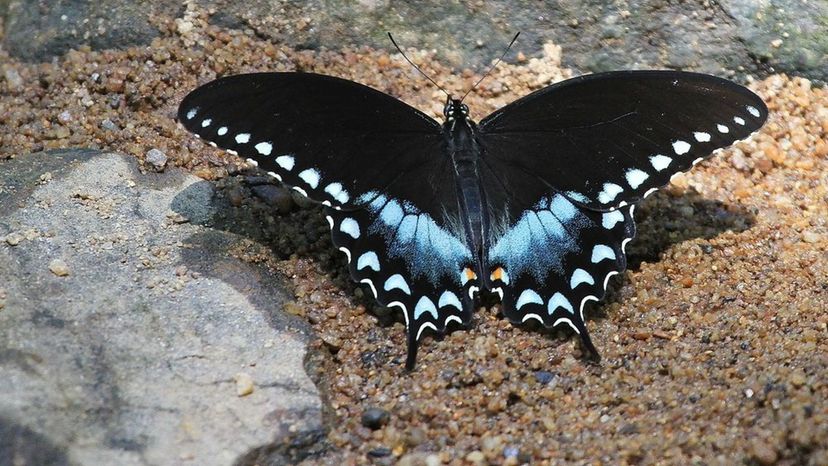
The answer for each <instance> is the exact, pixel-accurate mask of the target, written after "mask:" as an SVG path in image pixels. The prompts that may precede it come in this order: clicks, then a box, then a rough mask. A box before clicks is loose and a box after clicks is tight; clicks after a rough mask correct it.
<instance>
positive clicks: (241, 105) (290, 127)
mask: <svg viewBox="0 0 828 466" xmlns="http://www.w3.org/2000/svg"><path fill="white" fill-rule="evenodd" d="M767 112H768V110H767V107H766V106H765V104H764V103H763V102H762V100H761V99H760V98H759V97H757V96H756V95H755V94H753V93H752V92H751V91H749V90H748V89H746V88H744V87H742V86H739V85H737V84H734V83H732V82H730V81H727V80H724V79H720V78H717V77H714V76H708V75H704V74H696V73H685V72H676V71H620V72H611V73H600V74H593V75H588V76H581V77H578V78H574V79H569V80H567V81H563V82H560V83H557V84H554V85H551V86H549V87H546V88H544V89H541V90H539V91H537V92H534V93H532V94H530V95H528V96H526V97H524V98H522V99H519V100H517V101H515V102H513V103H511V104H509V105H507V106H505V107H503V108H501V109H500V110H498V111H496V112H494V113H492V114H491V115H489V116H487V117H486V118H484V119H483V120H482V121H481V122H480V123H479V124H475V123H474V122H473V121H471V120H470V119H469V116H468V108H467V107H466V105H464V104H463V103H462V101H461V100H460V99H453V98H449V99H448V100H447V103H446V105H445V109H444V111H443V113H444V116H445V122H444V123H443V124H440V123H438V122H437V121H435V120H433V119H431V118H430V117H428V116H427V115H425V114H424V113H422V112H420V111H418V110H416V109H414V108H412V107H410V106H408V105H406V104H404V103H403V102H401V101H399V100H397V99H395V98H393V97H391V96H389V95H386V94H383V93H382V92H379V91H376V90H374V89H371V88H369V87H366V86H363V85H361V84H358V83H355V82H352V81H347V80H343V79H339V78H334V77H330V76H323V75H318V74H306V73H257V74H246V75H237V76H229V77H225V78H221V79H217V80H215V81H213V82H211V83H208V84H206V85H204V86H201V87H199V88H198V89H196V90H194V91H193V92H191V93H190V94H189V95H188V96H187V97H186V98H185V99H184V100H183V102H182V103H181V106H180V108H179V111H178V118H179V120H180V121H181V123H183V125H184V126H185V127H186V128H187V129H188V130H190V131H192V132H193V133H195V134H197V135H199V136H200V137H203V138H205V139H207V140H208V141H212V143H214V144H215V145H217V146H219V147H222V148H225V149H227V150H228V151H229V152H232V153H234V154H239V155H241V156H242V157H246V158H248V161H250V162H251V163H253V164H254V165H258V166H259V167H261V168H263V169H264V170H266V171H268V173H269V174H270V175H271V176H273V177H274V178H276V179H278V180H279V181H281V182H283V183H285V184H287V185H289V186H292V187H293V189H295V190H296V191H298V192H300V193H301V194H303V195H306V196H307V197H309V198H311V199H314V200H316V201H319V202H321V203H323V204H325V205H326V206H327V208H326V212H327V220H328V223H330V227H331V230H332V233H333V242H334V244H335V245H336V246H337V247H338V248H339V249H340V250H341V251H343V252H344V253H345V255H346V256H347V258H348V267H349V270H350V273H351V275H352V277H353V278H354V280H357V281H359V282H360V283H364V284H366V285H367V286H368V288H370V290H371V293H372V294H373V295H374V296H375V297H376V298H377V300H378V301H379V302H380V303H381V304H383V305H386V306H389V307H398V308H399V309H401V310H402V312H403V315H404V316H405V322H406V329H407V332H408V360H407V367H408V368H413V366H414V362H415V358H416V353H417V341H418V340H419V339H420V337H421V335H422V333H423V331H424V330H425V329H426V328H429V329H431V330H432V331H434V332H437V333H443V332H445V330H446V327H447V326H448V324H449V323H451V322H455V323H457V324H460V325H461V326H462V325H466V324H468V323H469V322H470V320H471V316H472V307H473V301H474V294H475V293H476V292H478V291H479V290H480V288H481V287H482V288H485V289H487V290H490V291H492V292H495V293H497V294H498V295H499V296H500V298H501V300H502V310H503V313H504V314H505V315H506V317H507V318H508V319H509V320H510V321H511V322H513V323H521V322H526V321H528V320H531V319H534V320H537V321H539V322H541V323H542V324H543V325H544V326H546V327H554V326H556V325H559V324H562V323H565V324H568V325H569V326H571V327H572V328H573V329H574V330H575V332H577V333H578V334H580V336H581V338H582V341H583V343H584V344H585V346H586V347H587V349H589V350H590V351H591V352H593V354H596V355H597V352H596V351H595V348H594V347H593V345H592V343H591V341H590V339H589V336H588V333H587V329H586V327H585V325H584V317H583V310H584V305H585V304H586V303H587V302H589V301H592V300H594V301H598V300H600V299H602V298H603V297H604V294H605V291H606V286H607V281H608V280H609V278H610V277H611V276H613V275H615V274H617V273H619V272H621V271H623V270H624V268H625V267H626V258H625V252H624V247H625V246H626V244H627V242H628V241H630V240H631V239H632V237H633V235H634V234H635V224H634V222H633V209H634V207H635V204H636V203H637V202H639V201H641V200H642V199H643V198H645V197H646V196H647V195H649V194H650V193H652V192H653V191H655V190H656V189H657V188H659V187H661V186H664V185H665V184H667V183H668V182H669V181H670V177H671V176H672V175H675V174H676V173H679V172H682V171H685V170H688V169H690V168H691V167H692V166H693V165H694V164H696V163H698V162H699V161H700V160H702V159H703V158H704V157H706V156H708V155H709V154H711V153H712V152H713V151H714V150H715V149H719V148H722V147H725V146H728V145H730V144H732V143H733V142H734V141H737V140H739V139H743V138H745V137H747V136H748V135H750V134H751V133H753V132H754V131H756V130H757V129H759V128H760V127H761V126H762V124H763V123H764V121H765V119H766V118H767Z"/></svg>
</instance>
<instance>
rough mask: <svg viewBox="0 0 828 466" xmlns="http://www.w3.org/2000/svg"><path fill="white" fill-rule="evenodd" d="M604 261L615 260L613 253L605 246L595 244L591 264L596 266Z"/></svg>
mask: <svg viewBox="0 0 828 466" xmlns="http://www.w3.org/2000/svg"><path fill="white" fill-rule="evenodd" d="M604 259H613V260H615V251H613V249H612V248H611V247H609V246H607V245H604V244H596V245H595V247H594V248H592V263H593V264H597V263H599V262H601V261H602V260H604Z"/></svg>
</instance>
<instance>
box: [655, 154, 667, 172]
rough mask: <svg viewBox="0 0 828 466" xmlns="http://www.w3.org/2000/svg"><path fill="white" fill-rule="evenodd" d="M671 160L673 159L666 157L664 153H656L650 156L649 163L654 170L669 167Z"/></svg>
mask: <svg viewBox="0 0 828 466" xmlns="http://www.w3.org/2000/svg"><path fill="white" fill-rule="evenodd" d="M672 162H673V159H671V158H670V157H667V156H666V155H661V154H658V155H654V156H652V157H650V165H652V166H653V168H655V169H656V171H661V170H664V169H665V168H667V167H669V166H670V164H671V163H672Z"/></svg>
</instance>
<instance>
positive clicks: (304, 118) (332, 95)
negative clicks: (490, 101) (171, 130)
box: [178, 73, 443, 209]
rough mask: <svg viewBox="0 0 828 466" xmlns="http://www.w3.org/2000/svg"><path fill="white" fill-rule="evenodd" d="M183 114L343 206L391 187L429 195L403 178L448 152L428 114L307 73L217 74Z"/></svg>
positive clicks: (418, 196) (234, 149) (314, 195)
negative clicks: (440, 149) (221, 76)
mask: <svg viewBox="0 0 828 466" xmlns="http://www.w3.org/2000/svg"><path fill="white" fill-rule="evenodd" d="M178 119H179V121H180V122H181V124H182V125H184V127H185V128H187V129H188V130H190V131H191V132H193V133H195V134H196V135H198V136H199V137H201V138H204V139H206V140H207V141H210V142H211V143H212V144H215V145H216V146H218V147H221V148H223V149H226V150H228V151H229V152H231V153H235V154H238V155H240V156H242V157H245V158H247V159H249V160H251V161H253V162H254V163H256V164H257V165H258V166H259V167H260V168H262V169H264V170H266V171H267V172H269V173H270V174H271V175H272V176H274V177H276V178H277V179H279V180H280V181H283V182H284V183H285V184H287V185H289V186H292V187H293V188H294V189H296V190H297V191H299V192H300V193H302V194H304V195H306V196H308V197H310V198H311V199H313V200H316V201H319V202H323V203H325V204H328V205H332V206H335V207H339V208H344V209H348V208H354V207H357V206H356V205H355V202H354V200H355V199H357V198H359V197H360V196H361V195H363V194H365V193H367V192H369V191H383V190H385V189H393V190H395V193H396V194H397V195H398V196H399V197H401V198H404V199H406V200H408V201H409V202H414V203H422V202H425V201H426V198H425V194H427V193H423V192H422V190H420V189H416V188H417V186H416V185H414V184H411V183H398V181H399V180H401V179H404V178H405V176H406V173H407V172H408V171H409V170H413V169H415V168H417V167H421V166H422V165H424V164H429V163H431V162H433V160H434V158H435V157H441V156H442V155H441V154H440V152H439V147H440V144H441V143H442V140H443V137H442V134H441V128H440V125H439V124H438V123H437V122H436V121H434V120H433V119H431V118H429V117H428V116H427V115H425V114H424V113H422V112H420V111H418V110H416V109H414V108H412V107H410V106H408V105H406V104H404V103H403V102H401V101H399V100H397V99H395V98H393V97H391V96H389V95H386V94H383V93H382V92H379V91H377V90H374V89H372V88H370V87H367V86H363V85H361V84H358V83H355V82H352V81H347V80H344V79H339V78H335V77H332V76H324V75H318V74H311V73H253V74H241V75H234V76H228V77H224V78H220V79H217V80H215V81H212V82H210V83H207V84H205V85H203V86H201V87H199V88H197V89H196V90H194V91H192V92H191V93H190V94H188V95H187V96H186V97H185V98H184V100H183V101H182V102H181V105H180V106H179V109H178ZM424 147H425V148H429V149H426V150H421V149H423V148H424ZM392 185H394V186H393V187H392Z"/></svg>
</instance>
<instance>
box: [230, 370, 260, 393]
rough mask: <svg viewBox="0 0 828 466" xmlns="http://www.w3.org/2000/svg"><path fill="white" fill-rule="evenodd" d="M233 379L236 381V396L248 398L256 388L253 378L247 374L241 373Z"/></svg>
mask: <svg viewBox="0 0 828 466" xmlns="http://www.w3.org/2000/svg"><path fill="white" fill-rule="evenodd" d="M233 379H234V380H235V381H236V395H238V396H247V395H250V394H251V393H253V389H254V388H255V386H254V384H253V377H251V376H250V374H248V373H246V372H239V373H238V374H236V375H235V376H234V377H233Z"/></svg>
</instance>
